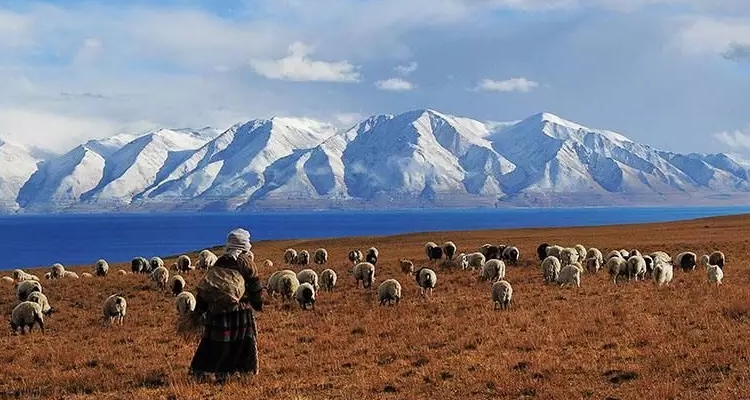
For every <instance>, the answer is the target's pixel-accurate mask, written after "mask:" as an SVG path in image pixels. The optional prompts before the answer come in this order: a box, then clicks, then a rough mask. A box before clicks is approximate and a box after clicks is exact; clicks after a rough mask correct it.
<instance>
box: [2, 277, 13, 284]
mask: <svg viewBox="0 0 750 400" xmlns="http://www.w3.org/2000/svg"><path fill="white" fill-rule="evenodd" d="M0 280H2V281H3V282H5V283H13V282H15V281H14V280H13V278H11V277H9V276H4V277H2V278H0Z"/></svg>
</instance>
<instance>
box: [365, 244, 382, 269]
mask: <svg viewBox="0 0 750 400" xmlns="http://www.w3.org/2000/svg"><path fill="white" fill-rule="evenodd" d="M379 256H380V252H379V251H378V249H377V248H375V247H370V248H369V249H367V254H366V255H365V261H366V262H368V263H370V264H372V265H377V264H378V257H379Z"/></svg>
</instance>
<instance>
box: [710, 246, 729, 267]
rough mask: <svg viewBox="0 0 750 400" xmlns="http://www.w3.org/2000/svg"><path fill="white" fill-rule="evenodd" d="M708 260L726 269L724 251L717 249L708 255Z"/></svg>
mask: <svg viewBox="0 0 750 400" xmlns="http://www.w3.org/2000/svg"><path fill="white" fill-rule="evenodd" d="M708 262H709V263H711V265H716V266H718V267H719V268H721V269H724V263H725V262H726V257H724V253H722V252H720V251H718V250H717V251H714V252H713V253H711V255H709V256H708Z"/></svg>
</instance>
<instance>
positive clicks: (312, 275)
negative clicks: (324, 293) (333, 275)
mask: <svg viewBox="0 0 750 400" xmlns="http://www.w3.org/2000/svg"><path fill="white" fill-rule="evenodd" d="M297 280H298V281H299V283H300V284H303V283H309V284H311V285H312V286H313V289H315V291H316V292H317V291H318V289H320V286H319V285H318V274H317V272H315V271H313V270H311V269H309V268H308V269H303V270H302V271H300V272H297Z"/></svg>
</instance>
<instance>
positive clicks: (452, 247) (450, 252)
mask: <svg viewBox="0 0 750 400" xmlns="http://www.w3.org/2000/svg"><path fill="white" fill-rule="evenodd" d="M457 249H458V248H457V247H456V244H455V243H453V242H451V241H448V242H445V243H443V254H445V257H446V258H448V259H449V260H453V257H454V256H455V255H456V250H457Z"/></svg>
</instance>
